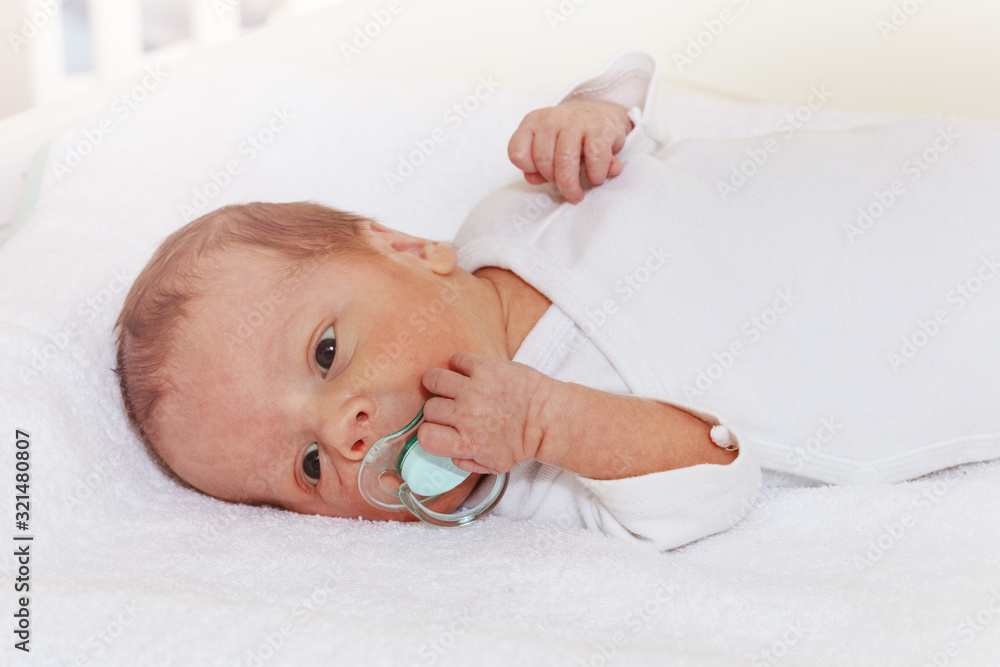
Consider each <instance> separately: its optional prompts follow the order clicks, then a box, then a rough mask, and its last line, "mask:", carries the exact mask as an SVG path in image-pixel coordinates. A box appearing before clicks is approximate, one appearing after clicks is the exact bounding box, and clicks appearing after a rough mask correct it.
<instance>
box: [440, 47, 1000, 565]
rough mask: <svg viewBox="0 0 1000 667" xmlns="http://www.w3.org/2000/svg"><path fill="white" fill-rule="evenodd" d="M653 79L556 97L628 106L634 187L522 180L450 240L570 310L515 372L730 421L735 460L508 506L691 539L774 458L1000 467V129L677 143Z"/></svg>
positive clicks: (735, 515)
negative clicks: (566, 195)
mask: <svg viewBox="0 0 1000 667" xmlns="http://www.w3.org/2000/svg"><path fill="white" fill-rule="evenodd" d="M657 75H658V69H657V66H656V63H655V61H654V60H653V59H652V58H651V57H650V56H648V55H647V54H645V53H642V52H636V51H629V52H625V53H623V54H620V55H619V56H618V57H617V58H615V59H614V60H613V61H612V62H611V64H610V65H608V67H606V68H605V69H604V70H603V71H602V72H600V73H598V74H597V75H596V76H594V77H590V78H588V79H586V80H584V81H582V82H580V83H578V84H575V85H574V86H573V87H572V88H571V89H570V91H569V93H567V95H564V96H563V97H562V98H561V99H560V101H562V100H565V99H569V98H576V97H584V98H591V99H605V100H613V101H616V102H618V103H620V104H622V105H623V106H625V107H626V108H627V109H629V116H630V118H631V119H632V121H633V123H634V124H635V127H634V129H633V130H632V132H631V133H630V134H629V137H628V139H627V141H626V144H625V147H624V148H623V150H622V151H621V152H620V153H619V157H621V158H622V159H623V160H624V162H625V167H624V169H623V171H622V173H621V174H620V175H619V176H617V177H615V178H613V179H609V180H608V181H606V182H605V183H604V184H602V185H601V186H600V187H595V188H593V189H589V190H588V191H587V192H586V194H585V197H584V200H583V201H582V202H581V203H580V204H578V205H575V206H574V205H570V204H567V203H565V201H564V200H563V199H562V198H561V197H560V196H559V195H558V194H557V193H556V192H555V190H554V189H553V188H552V187H547V188H537V187H531V186H528V185H526V184H523V183H518V184H514V185H511V186H509V187H506V188H502V189H501V190H498V191H497V192H495V193H493V194H491V195H490V196H489V197H487V198H486V199H484V200H483V202H482V203H481V204H480V205H478V206H477V207H476V208H475V209H474V210H473V211H472V212H471V213H470V215H469V216H468V218H467V219H466V221H465V222H464V224H463V226H462V228H461V229H460V230H459V232H458V234H457V235H456V237H455V239H454V245H455V247H456V250H457V253H458V261H459V266H461V267H462V268H463V269H465V270H467V271H470V272H471V271H475V270H477V269H479V268H481V267H484V266H496V267H500V268H505V269H509V270H511V271H513V272H514V273H516V274H517V275H518V276H520V277H521V278H522V279H524V280H525V281H527V282H528V283H529V284H531V285H532V286H534V287H535V288H536V289H538V290H539V291H540V292H541V293H542V294H544V295H545V296H546V297H548V298H549V299H550V300H551V301H552V304H553V305H552V307H551V308H550V309H549V311H548V312H546V313H545V316H544V317H543V318H542V320H540V321H539V323H538V324H537V325H536V327H535V329H533V330H532V331H531V333H530V334H529V336H528V338H527V339H526V340H525V342H524V344H523V345H522V347H521V349H519V350H518V352H517V355H516V356H515V360H516V361H522V360H523V363H526V364H528V365H531V366H533V367H535V368H537V369H538V370H540V371H542V372H545V373H546V374H548V375H551V376H553V377H556V379H566V380H569V381H572V382H577V383H579V384H584V385H587V386H591V387H594V388H597V389H602V390H605V391H611V392H615V393H625V394H635V395H639V396H646V397H649V398H654V399H656V400H661V401H664V402H667V403H670V404H673V405H675V406H678V407H681V408H683V409H686V410H688V411H690V412H693V413H695V414H699V416H702V418H703V419H705V420H706V421H709V422H710V423H717V422H720V421H721V422H722V423H724V424H725V425H726V426H727V427H728V429H729V430H730V431H731V433H732V434H733V435H734V436H735V439H736V441H737V442H738V444H739V445H740V450H739V457H738V458H737V460H736V461H734V462H733V463H731V464H730V465H728V466H714V465H700V466H692V467H689V468H682V469H679V470H672V471H665V472H662V473H655V474H653V475H645V476H642V477H637V478H631V479H626V480H609V481H594V480H586V479H582V478H579V477H576V476H572V475H569V474H568V473H564V472H562V471H558V470H548V469H546V468H548V466H543V465H541V464H538V463H537V462H532V463H529V464H522V465H521V466H518V468H515V470H514V471H513V473H514V474H513V476H512V480H511V483H510V489H509V491H508V494H507V496H508V497H505V498H504V499H503V500H502V501H501V503H500V505H499V506H498V508H497V509H496V510H495V512H496V513H497V514H500V515H502V516H503V515H506V516H517V517H519V518H528V517H532V518H536V519H540V520H545V521H562V522H568V523H569V524H570V525H584V526H587V527H591V528H597V529H600V530H602V531H604V532H606V533H609V534H620V535H633V536H635V537H637V538H638V539H641V540H645V541H649V542H650V543H652V544H655V545H656V546H657V547H658V548H671V547H673V546H679V545H680V544H684V543H687V542H690V541H692V540H694V539H698V538H699V537H702V536H704V535H709V534H712V533H714V532H718V531H719V530H723V529H725V528H727V527H728V526H730V525H732V523H734V522H735V521H737V520H738V519H739V518H740V517H741V516H742V515H743V514H744V513H745V510H746V508H747V507H748V506H749V505H750V504H751V503H752V501H753V497H754V495H755V494H756V492H757V489H758V488H759V484H760V466H763V467H766V468H770V469H774V470H780V471H785V472H789V473H794V474H796V475H799V476H802V477H807V478H812V479H816V480H821V481H826V482H834V483H858V484H866V483H874V482H892V481H899V480H902V479H908V478H911V477H915V476H918V475H921V474H925V473H927V472H930V471H933V470H938V469H941V468H944V467H948V466H951V465H956V464H959V463H964V462H968V461H977V460H985V459H988V458H996V457H1000V409H998V408H997V398H996V397H997V395H998V394H1000V353H998V351H997V347H996V344H995V339H996V338H997V334H998V333H1000V279H997V280H995V278H1000V263H998V256H1000V252H998V251H1000V188H997V187H996V185H995V184H996V182H998V179H1000V158H998V157H997V156H1000V132H997V131H996V130H994V129H991V128H988V127H980V126H976V125H974V124H971V123H962V124H959V123H948V122H945V123H941V122H932V121H928V120H919V119H917V120H911V121H901V122H896V123H886V124H880V125H873V126H869V127H865V128H861V129H856V130H849V131H837V132H831V131H827V132H810V131H807V130H805V129H803V130H800V131H799V132H797V133H794V134H793V135H792V136H789V135H787V134H785V133H778V132H776V133H775V134H772V135H764V136H761V137H753V138H749V139H730V140H705V139H686V140H683V141H677V142H673V143H671V142H670V141H669V140H668V138H667V135H666V133H665V132H663V131H662V128H661V126H660V124H659V123H658V120H657V115H656V110H655V108H654V107H655V101H656V96H655V91H654V83H655V81H656V79H657ZM574 329H575V332H574V331H573V330H574ZM570 335H576V336H579V337H581V338H582V339H583V341H584V342H583V343H580V344H575V345H572V344H569V343H567V340H568V339H567V338H566V336H570ZM560 337H561V338H560ZM557 339H558V340H559V342H555V341H556V340H557ZM560 374H562V376H560ZM741 508H743V509H742V510H741ZM569 516H577V517H578V519H577V520H576V521H575V523H574V522H572V521H570V520H569V519H567V518H566V517H569Z"/></svg>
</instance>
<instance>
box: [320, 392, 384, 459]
mask: <svg viewBox="0 0 1000 667" xmlns="http://www.w3.org/2000/svg"><path fill="white" fill-rule="evenodd" d="M352 403H353V405H351V404H349V405H348V406H347V407H348V410H347V411H346V412H347V414H344V413H341V414H342V415H343V416H342V417H341V418H340V419H331V420H330V421H329V422H328V426H329V427H332V429H331V430H332V431H333V432H330V433H327V436H328V437H327V438H326V441H327V442H329V443H332V444H333V446H334V447H336V449H337V450H338V451H339V453H340V455H341V456H343V457H344V458H346V459H348V460H352V461H360V460H361V459H363V458H364V457H365V454H367V453H368V450H369V449H370V448H371V446H372V445H373V444H374V443H375V440H376V439H377V438H376V437H375V435H374V434H372V433H370V432H369V428H370V426H371V425H370V423H369V421H370V414H371V412H372V407H371V406H367V405H364V402H363V401H352Z"/></svg>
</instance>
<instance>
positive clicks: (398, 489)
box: [358, 407, 507, 526]
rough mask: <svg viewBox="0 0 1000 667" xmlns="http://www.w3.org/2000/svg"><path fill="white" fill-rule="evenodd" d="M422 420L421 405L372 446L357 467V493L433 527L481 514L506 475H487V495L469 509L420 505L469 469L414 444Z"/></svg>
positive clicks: (493, 500) (464, 476)
mask: <svg viewBox="0 0 1000 667" xmlns="http://www.w3.org/2000/svg"><path fill="white" fill-rule="evenodd" d="M423 422H424V409H423V407H421V408H420V412H419V413H417V416H416V417H414V418H413V421H411V422H410V423H409V424H407V425H406V426H404V427H403V428H402V429H400V430H399V431H396V432H395V433H393V434H392V435H387V436H386V437H384V438H382V439H381V440H379V441H378V442H376V443H375V444H374V445H372V447H371V449H369V450H368V454H366V455H365V458H364V460H363V461H362V462H361V468H360V470H359V471H358V488H359V489H360V491H361V496H362V497H363V498H364V499H365V500H366V501H367V502H368V503H369V504H370V505H373V506H375V507H379V508H382V509H386V510H397V511H398V510H407V511H409V512H410V513H411V514H413V515H414V516H416V517H417V518H418V519H420V520H421V521H425V522H427V523H431V524H434V525H436V526H462V525H465V524H467V523H471V522H473V521H475V520H476V519H478V518H480V517H482V516H485V515H486V514H487V513H488V512H489V511H490V510H492V509H493V508H494V507H495V506H496V504H497V502H499V500H500V498H501V497H502V496H503V493H504V491H505V490H506V489H507V473H503V474H502V475H493V477H495V478H496V479H495V481H494V483H493V488H492V489H491V490H490V493H489V495H488V496H487V497H486V498H485V499H484V500H483V501H482V502H481V503H479V504H478V505H476V506H475V507H473V508H472V509H469V510H466V511H464V512H457V513H455V514H442V513H440V512H435V511H433V510H430V509H427V507H426V506H425V503H430V502H432V501H434V500H435V499H437V498H438V497H439V496H440V495H441V494H443V493H446V492H448V491H451V490H452V489H454V488H455V487H456V486H458V485H459V484H461V483H462V482H464V481H465V480H466V479H467V478H468V477H469V475H470V474H471V473H469V472H466V471H465V470H462V469H461V468H459V467H458V466H456V465H455V464H454V463H452V462H451V459H450V458H447V457H444V456H434V455H433V454H428V453H427V452H426V451H425V450H424V448H423V447H421V446H420V443H419V442H417V429H418V428H419V427H420V425H421V424H422V423H423Z"/></svg>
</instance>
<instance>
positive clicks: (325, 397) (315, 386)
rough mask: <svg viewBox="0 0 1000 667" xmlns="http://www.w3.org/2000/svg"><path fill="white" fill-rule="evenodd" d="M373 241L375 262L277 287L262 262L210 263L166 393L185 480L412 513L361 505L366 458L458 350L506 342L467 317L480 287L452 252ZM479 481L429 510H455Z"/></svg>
mask: <svg viewBox="0 0 1000 667" xmlns="http://www.w3.org/2000/svg"><path fill="white" fill-rule="evenodd" d="M373 224H374V223H373ZM381 229H383V230H384V229H385V228H381ZM372 234H373V236H372V238H373V239H375V240H374V241H373V244H374V245H375V247H376V248H378V249H379V250H380V252H381V253H382V256H381V257H377V258H365V257H356V256H350V257H347V258H344V257H332V258H325V259H322V260H317V261H315V262H313V263H311V264H310V263H307V264H305V265H304V266H303V267H300V270H299V272H298V273H297V274H293V275H292V276H291V277H290V278H286V279H283V280H282V279H281V276H282V275H283V273H282V272H283V271H287V270H288V268H289V265H288V264H287V263H284V262H282V261H278V260H275V259H273V258H270V257H267V256H264V255H263V254H260V253H248V252H234V251H230V252H228V253H227V254H226V255H225V256H224V257H222V258H220V259H219V262H220V264H219V268H220V271H219V272H218V273H213V274H212V275H215V276H217V278H215V279H214V280H213V282H212V283H211V285H210V287H209V288H208V292H207V294H206V295H205V296H204V298H201V299H199V300H197V301H196V302H195V303H194V304H193V308H192V309H191V311H190V319H189V325H185V328H184V330H183V331H182V332H181V334H180V335H179V337H178V350H179V353H178V354H177V355H176V356H175V357H174V358H172V359H171V361H170V362H169V363H168V366H167V376H168V378H169V379H170V381H171V383H172V385H173V386H174V387H175V388H176V389H175V390H173V391H169V392H168V393H167V394H165V395H164V397H163V399H161V400H163V401H165V408H164V414H167V415H170V417H169V418H162V419H161V420H160V421H161V430H160V433H161V437H160V439H159V450H160V453H161V455H162V456H163V458H164V459H165V460H166V461H167V463H168V464H169V465H170V466H171V468H173V469H174V470H175V471H176V472H177V473H178V474H179V475H180V476H181V477H182V478H184V479H185V480H186V481H188V482H189V483H191V484H192V485H194V486H195V487H197V488H199V489H201V490H202V491H205V492H206V493H209V494H211V495H213V496H216V497H220V498H224V499H227V500H236V501H242V502H260V503H269V504H275V505H279V506H282V507H285V508H288V509H290V510H293V511H296V512H302V513H306V514H322V515H326V516H343V517H364V518H368V519H397V520H407V519H412V517H410V516H409V514H407V513H405V512H402V513H392V512H386V511H382V510H378V509H376V508H374V507H372V506H370V505H368V503H366V502H365V501H364V499H363V498H362V497H361V495H360V493H359V491H358V481H357V480H358V468H359V466H360V464H361V461H362V459H364V457H365V454H366V453H367V452H368V450H369V448H370V447H371V446H372V444H374V443H375V441H377V440H378V439H379V438H382V437H384V436H386V435H389V434H390V433H393V432H395V431H397V430H399V429H400V428H402V427H403V426H405V425H406V424H407V423H409V421H410V420H411V419H413V417H414V416H415V415H416V414H417V412H418V411H419V410H420V407H421V406H422V405H423V403H424V401H425V400H427V399H428V398H429V397H430V393H429V392H428V391H427V390H426V389H425V388H424V387H423V386H422V384H421V380H422V377H423V374H424V372H425V371H426V370H427V369H428V368H431V367H434V366H438V367H443V368H447V367H448V360H449V358H450V357H451V356H452V355H453V354H454V353H455V352H457V351H458V350H471V351H476V352H479V353H480V354H492V355H494V356H500V355H502V354H503V352H504V348H503V347H502V340H503V339H502V337H500V338H497V337H496V336H495V335H491V334H490V333H489V332H488V331H487V330H486V329H487V327H485V326H483V325H482V324H481V323H480V322H481V321H482V320H477V319H476V315H475V314H476V311H477V309H475V308H471V307H470V306H469V304H468V303H467V302H468V301H469V299H468V293H467V292H466V290H468V289H470V287H469V283H468V281H473V282H474V281H475V280H476V279H475V278H473V277H472V276H470V275H469V274H468V273H466V272H464V271H462V270H461V269H458V268H456V267H455V264H454V251H453V250H452V249H451V247H450V246H448V245H446V244H433V243H432V242H430V241H424V240H422V239H420V240H416V239H413V237H408V236H406V235H401V236H399V237H394V238H395V239H396V241H395V245H396V246H397V247H398V248H402V249H397V248H394V247H391V246H390V245H389V243H390V242H392V241H391V240H390V241H387V240H386V239H388V238H390V237H389V236H384V237H383V236H379V234H385V235H388V234H399V233H398V232H392V231H391V230H388V231H385V232H373V233H372ZM404 237H405V238H404ZM401 238H402V239H403V241H400V240H399V239H401ZM406 239H410V241H407V240H406ZM428 244H429V245H428ZM317 478H318V479H317ZM478 479H479V476H478V475H471V476H470V477H469V478H468V479H467V480H466V481H465V482H464V483H463V484H462V485H460V486H459V487H458V488H456V489H454V490H453V491H451V492H449V493H448V494H445V496H443V497H442V498H440V499H439V500H437V501H435V503H433V504H431V505H430V507H431V508H433V509H436V510H437V511H446V512H447V511H451V510H453V509H454V508H455V507H457V506H458V505H459V504H460V503H461V501H462V500H464V499H465V497H466V496H467V495H468V494H469V493H470V492H471V490H472V488H473V487H474V486H475V483H476V482H477V481H478Z"/></svg>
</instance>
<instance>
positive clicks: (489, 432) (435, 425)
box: [417, 352, 554, 474]
mask: <svg viewBox="0 0 1000 667" xmlns="http://www.w3.org/2000/svg"><path fill="white" fill-rule="evenodd" d="M451 365H452V367H453V368H455V369H456V370H455V371H451V370H448V369H445V368H431V369H429V370H428V371H427V372H426V373H424V377H423V384H424V386H425V387H427V389H428V390H429V391H431V392H433V393H434V394H437V396H434V397H432V398H431V399H430V400H428V401H427V403H426V404H425V405H424V419H425V422H424V423H423V424H421V425H420V429H419V431H417V439H418V440H419V441H420V444H421V446H422V447H423V448H424V449H425V450H426V451H427V452H428V453H430V454H434V455H435V456H450V457H451V459H452V462H453V463H454V464H455V465H457V466H458V467H459V468H461V469H462V470H468V471H469V472H474V473H483V474H500V473H504V472H507V471H508V470H510V469H511V468H513V467H514V466H515V465H517V464H518V463H521V462H522V461H530V460H531V459H533V458H535V453H536V452H537V451H538V447H539V445H540V444H541V442H542V438H543V436H544V428H543V426H542V424H541V421H540V417H541V414H542V407H543V406H544V405H545V399H546V396H547V395H548V392H549V390H550V385H551V384H552V383H553V382H554V380H552V378H550V377H548V376H546V375H543V374H542V373H539V372H538V371H536V370H535V369H533V368H531V367H529V366H525V365H524V364H519V363H515V362H512V361H506V360H504V359H497V358H495V357H486V356H483V355H480V354H474V353H472V352H458V353H457V354H455V356H453V357H452V358H451ZM456 371H457V372H456Z"/></svg>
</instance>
